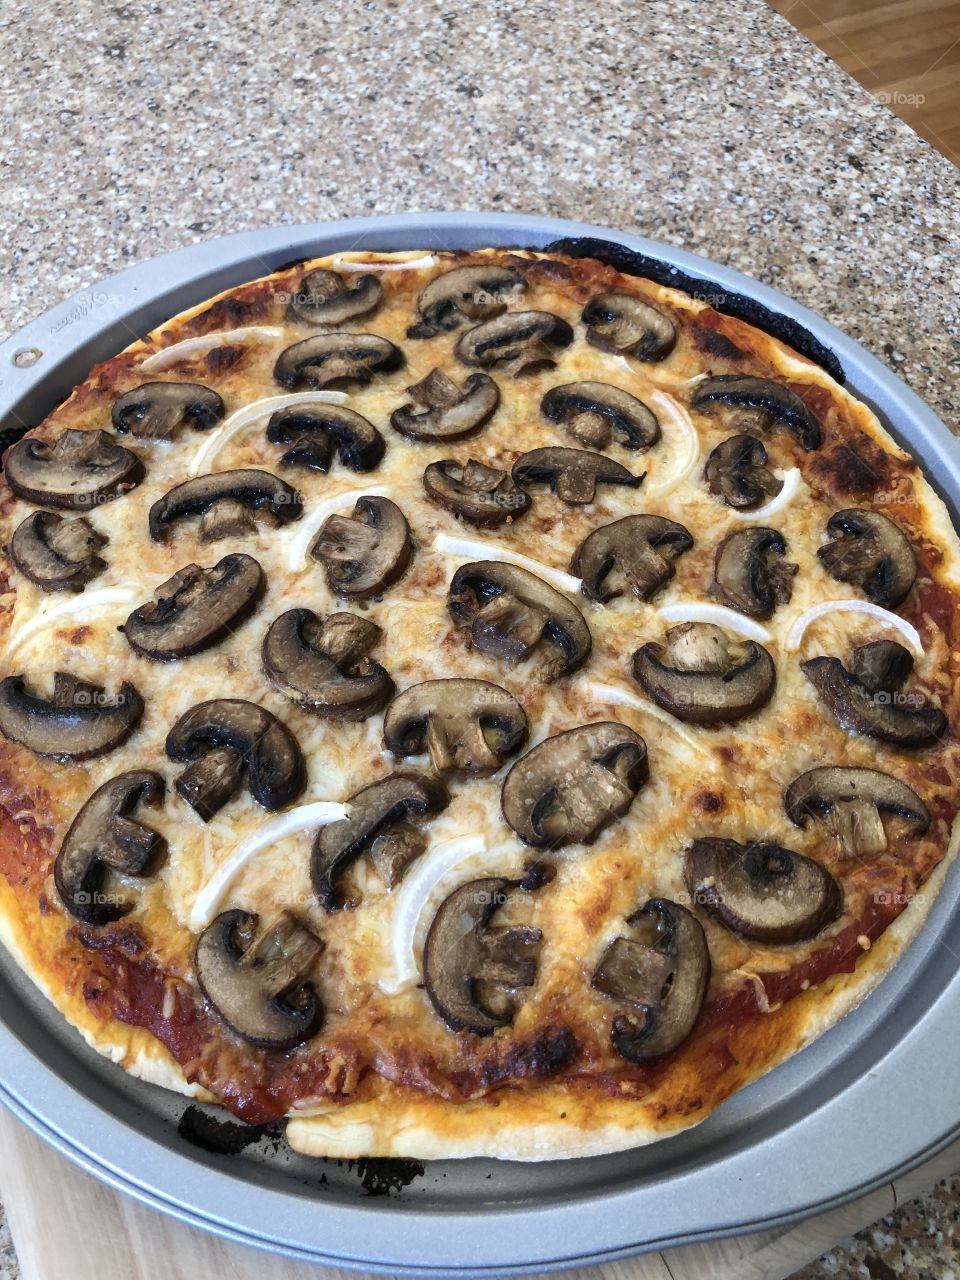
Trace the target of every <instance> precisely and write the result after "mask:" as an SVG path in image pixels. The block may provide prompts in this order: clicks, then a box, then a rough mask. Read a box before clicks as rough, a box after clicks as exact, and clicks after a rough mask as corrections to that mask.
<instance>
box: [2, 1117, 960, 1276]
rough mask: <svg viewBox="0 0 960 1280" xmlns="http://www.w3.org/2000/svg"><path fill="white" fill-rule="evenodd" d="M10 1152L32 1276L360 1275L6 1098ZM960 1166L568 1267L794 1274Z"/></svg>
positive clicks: (13, 1197)
mask: <svg viewBox="0 0 960 1280" xmlns="http://www.w3.org/2000/svg"><path fill="white" fill-rule="evenodd" d="M0 1151H2V1152H3V1158H2V1160H0V1196H2V1199H3V1202H4V1204H5V1206H6V1209H7V1214H8V1216H9V1219H10V1228H11V1231H12V1233H13V1241H14V1244H15V1245H16V1249H17V1255H18V1257H19V1259H20V1267H21V1270H22V1273H23V1280H61V1278H63V1277H69V1278H70V1280H201V1278H202V1280H206V1278H207V1277H210V1280H213V1278H214V1277H217V1278H219V1277H224V1278H226V1277H230V1280H356V1273H353V1272H347V1271H340V1270H336V1269H334V1268H330V1267H319V1266H314V1265H312V1264H309V1263H302V1262H291V1261H288V1260H286V1259H283V1258H277V1257H274V1256H273V1255H270V1254H266V1253H262V1252H260V1251H259V1250H255V1249H249V1248H247V1247H245V1246H244V1245H237V1244H230V1243H227V1242H226V1241H223V1240H219V1239H217V1238H216V1237H215V1236H212V1235H208V1234H207V1233H206V1232H203V1231H198V1230H196V1229H195V1228H194V1227H188V1226H184V1225H183V1224H182V1223H179V1222H176V1221H175V1220H174V1219H172V1218H168V1217H166V1216H165V1215H163V1214H160V1213H157V1212H156V1211H155V1210H153V1209H149V1208H147V1207H146V1206H145V1205H142V1204H140V1203H139V1202H138V1201H136V1200H134V1199H133V1198H132V1197H130V1196H125V1195H120V1194H119V1193H117V1192H115V1191H112V1190H111V1189H110V1188H109V1187H107V1186H104V1185H103V1184H102V1183H100V1182H98V1181H97V1180H96V1179H95V1178H93V1177H91V1176H90V1175H89V1174H86V1173H84V1172H82V1171H81V1170H80V1169H77V1168H75V1167H74V1166H73V1165H72V1164H70V1163H69V1161H67V1160H65V1159H64V1158H63V1157H62V1156H60V1155H58V1154H57V1152H55V1151H53V1150H52V1149H51V1148H49V1147H48V1146H46V1145H45V1144H44V1143H43V1142H41V1141H40V1139H39V1138H37V1137H35V1135H34V1134H32V1133H31V1132H30V1131H29V1130H28V1129H26V1128H25V1127H24V1126H23V1125H22V1124H21V1123H20V1122H19V1121H18V1120H15V1119H14V1118H13V1117H12V1116H11V1115H9V1114H8V1113H7V1112H6V1111H5V1110H4V1109H3V1108H2V1107H0ZM958 1168H960V1142H958V1143H955V1144H954V1145H953V1146H952V1147H950V1148H948V1149H947V1150H946V1151H944V1152H942V1153H941V1155H940V1156H938V1157H937V1158H936V1159H935V1160H933V1161H931V1162H929V1163H928V1164H926V1165H924V1166H923V1167H922V1168H921V1169H918V1170H916V1171H915V1172H914V1173H912V1174H910V1175H909V1176H908V1177H906V1178H904V1179H902V1180H900V1181H898V1182H897V1183H896V1184H893V1183H888V1184H887V1185H886V1186H884V1187H881V1188H880V1189H879V1190H878V1191H875V1192H873V1194H872V1195H869V1196H866V1197H865V1198H864V1199H862V1200H858V1201H856V1202H855V1203H853V1204H851V1205H847V1206H845V1207H844V1208H842V1209H836V1210H833V1211H832V1212H830V1213H828V1214H824V1215H822V1216H820V1217H817V1218H813V1219H811V1220H809V1221H808V1222H805V1223H803V1224H801V1225H800V1226H798V1227H792V1228H789V1229H787V1230H783V1231H763V1232H759V1233H757V1234H755V1235H750V1236H741V1237H738V1238H736V1239H733V1240H720V1241H715V1242H713V1243H711V1244H703V1245H691V1246H689V1247H687V1248H683V1249H670V1250H666V1251H664V1252H662V1253H653V1254H647V1255H645V1256H643V1257H640V1258H633V1259H630V1260H629V1261H627V1262H617V1263H608V1264H606V1265H605V1266H603V1267H589V1268H584V1269H581V1270H578V1271H568V1272H564V1273H563V1274H564V1276H566V1277H568V1278H569V1280H784V1277H786V1276H788V1275H790V1273H791V1272H793V1271H795V1270H796V1269H797V1268H798V1267H801V1266H803V1265H804V1264H805V1263H806V1262H809V1261H810V1260H811V1259H813V1258H816V1257H818V1256H819V1255H820V1254H821V1253H823V1252H824V1251H825V1250H826V1249H829V1248H831V1247H832V1246H833V1245H835V1244H836V1243H838V1241H840V1240H842V1239H844V1237H846V1236H848V1235H850V1234H851V1233H852V1232H854V1231H858V1230H859V1229H860V1228H861V1227H864V1226H867V1225H868V1224H869V1223H871V1222H874V1221H875V1220H876V1219H877V1218H879V1217H882V1216H883V1214H885V1213H889V1212H891V1210H893V1209H895V1208H896V1207H897V1205H898V1204H903V1203H904V1202H905V1201H906V1200H909V1199H912V1198H913V1197H914V1196H916V1195H919V1194H920V1193H921V1192H923V1191H926V1190H928V1189H929V1188H930V1187H932V1186H933V1184H934V1183H935V1182H937V1181H938V1180H939V1179H940V1178H943V1177H946V1176H947V1175H948V1174H950V1173H953V1172H955V1171H956V1170H957V1169H958ZM81 1244H82V1246H83V1247H78V1246H79V1245H81Z"/></svg>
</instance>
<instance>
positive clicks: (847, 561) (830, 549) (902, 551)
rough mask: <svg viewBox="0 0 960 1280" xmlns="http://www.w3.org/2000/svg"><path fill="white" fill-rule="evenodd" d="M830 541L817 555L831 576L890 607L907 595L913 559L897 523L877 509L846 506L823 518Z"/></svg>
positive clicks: (914, 571) (913, 572)
mask: <svg viewBox="0 0 960 1280" xmlns="http://www.w3.org/2000/svg"><path fill="white" fill-rule="evenodd" d="M827 534H828V536H829V537H830V541H829V542H828V543H827V544H826V545H825V546H823V547H821V548H820V549H819V551H818V552H817V556H818V558H819V560H820V562H821V564H822V565H823V567H824V568H825V569H826V571H827V573H829V575H830V577H831V578H835V579H836V580H837V581H838V582H848V583H850V584H851V586H855V587H859V588H860V590H861V591H862V592H863V593H864V595H865V596H866V597H867V599H868V600H872V601H873V603H874V604H879V605H882V606H883V608H885V609H894V608H896V606H897V605H898V604H900V603H901V602H902V601H903V600H904V599H905V598H906V597H907V595H908V594H909V592H910V588H911V587H912V586H913V583H914V580H915V579H916V576H917V558H916V556H915V555H914V551H913V547H912V546H911V545H910V540H909V539H908V537H907V535H906V534H905V533H904V532H903V530H902V529H901V528H900V526H899V525H898V524H897V523H896V522H895V521H894V520H891V519H890V517H889V516H884V515H881V514H880V512H879V511H865V510H863V509H861V508H859V507H848V508H846V509H844V510H843V511H837V512H835V513H834V514H833V515H832V516H831V517H830V519H829V520H828V521H827Z"/></svg>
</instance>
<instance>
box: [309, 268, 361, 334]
mask: <svg viewBox="0 0 960 1280" xmlns="http://www.w3.org/2000/svg"><path fill="white" fill-rule="evenodd" d="M352 274H353V273H352V272H351V275H352ZM382 301H383V285H382V284H381V283H380V281H379V280H378V279H377V277H376V276H375V275H373V274H372V273H366V274H364V275H359V276H356V277H355V278H354V279H353V280H351V282H350V284H349V285H348V284H347V282H346V281H345V280H344V278H343V276H341V275H338V274H337V272H336V271H329V270H327V269H326V268H325V267H317V269H316V270H315V271H308V272H307V274H306V275H305V276H304V277H303V279H302V280H301V281H300V284H299V286H298V287H297V292H296V293H295V294H294V295H293V296H292V297H291V299H290V307H289V310H290V315H291V316H292V317H293V318H294V319H295V320H302V321H303V322H304V324H313V325H318V326H320V325H331V326H333V325H338V324H346V323H347V322H348V321H350V320H358V319H359V318H360V316H368V315H370V314H371V313H372V312H374V311H376V309H377V307H379V306H380V303H381V302H382Z"/></svg>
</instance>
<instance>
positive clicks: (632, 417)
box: [540, 382, 660, 449]
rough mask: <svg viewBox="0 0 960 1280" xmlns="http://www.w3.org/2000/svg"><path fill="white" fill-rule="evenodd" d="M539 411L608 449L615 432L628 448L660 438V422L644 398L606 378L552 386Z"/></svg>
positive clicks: (641, 446)
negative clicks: (610, 382)
mask: <svg viewBox="0 0 960 1280" xmlns="http://www.w3.org/2000/svg"><path fill="white" fill-rule="evenodd" d="M540 412H541V413H542V414H543V416H544V417H545V418H547V419H548V420H549V421H550V422H559V423H562V424H563V426H565V427H566V429H567V430H568V431H569V432H570V434H571V435H572V436H575V437H576V438H577V439H578V440H580V441H581V442H582V443H583V444H585V445H588V446H589V447H590V448H591V449H606V447H607V446H608V445H609V444H610V441H611V439H612V438H613V436H614V433H616V435H617V436H618V437H619V439H618V443H620V444H622V445H623V446H624V448H626V449H644V448H649V446H650V445H653V444H656V443H657V441H658V440H659V439H660V423H659V422H658V421H657V418H656V415H655V414H654V413H653V411H652V410H650V409H648V408H647V406H646V405H645V404H644V403H643V401H642V400H638V399H637V398H636V396H632V395H630V393H629V392H628V391H623V390H622V389H621V388H620V387H611V386H610V385H609V384H608V383H606V382H568V383H565V384H564V385H563V386H562V387H552V388H551V389H550V390H549V391H548V392H547V394H546V395H545V396H544V397H543V399H542V400H541V401H540Z"/></svg>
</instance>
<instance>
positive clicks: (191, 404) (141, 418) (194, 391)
mask: <svg viewBox="0 0 960 1280" xmlns="http://www.w3.org/2000/svg"><path fill="white" fill-rule="evenodd" d="M225 413H226V410H225V409H224V405H223V401H222V400H221V399H220V397H219V396H218V395H217V393H216V392H215V391H211V390H210V388H209V387H204V386H201V385H199V384H198V383H193V382H145V383H143V385H142V386H139V387H134V388H133V390H132V391H127V392H125V393H124V394H123V395H122V396H120V397H118V399H117V400H115V401H114V405H113V414H112V417H113V427H114V430H115V431H119V432H120V434H121V435H125V434H126V433H127V432H128V431H129V432H130V433H131V435H135V436H139V437H140V438H142V439H144V440H172V439H173V438H174V436H176V434H177V432H178V431H179V430H180V429H181V427H193V429H194V430H195V431H209V429H210V428H211V427H215V426H216V425H217V423H218V422H222V421H223V417H224V414H225Z"/></svg>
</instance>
